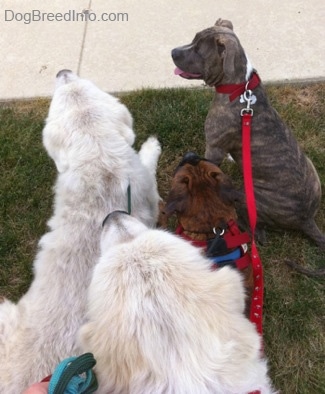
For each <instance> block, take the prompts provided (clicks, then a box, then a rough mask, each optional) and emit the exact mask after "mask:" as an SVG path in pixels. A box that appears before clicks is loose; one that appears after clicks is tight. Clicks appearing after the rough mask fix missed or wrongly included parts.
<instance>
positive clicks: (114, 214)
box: [102, 210, 129, 227]
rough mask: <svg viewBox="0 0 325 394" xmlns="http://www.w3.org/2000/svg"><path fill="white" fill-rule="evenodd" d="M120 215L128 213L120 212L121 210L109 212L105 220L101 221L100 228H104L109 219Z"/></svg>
mask: <svg viewBox="0 0 325 394" xmlns="http://www.w3.org/2000/svg"><path fill="white" fill-rule="evenodd" d="M121 213H122V214H125V215H129V213H128V212H126V211H122V210H116V211H113V212H110V213H109V214H108V215H107V216H106V217H105V219H104V220H103V224H102V227H104V226H105V224H106V223H107V221H108V219H111V218H112V217H114V216H117V215H119V214H121Z"/></svg>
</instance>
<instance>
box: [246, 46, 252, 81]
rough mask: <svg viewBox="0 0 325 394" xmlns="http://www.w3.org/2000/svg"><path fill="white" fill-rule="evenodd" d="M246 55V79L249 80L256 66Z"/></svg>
mask: <svg viewBox="0 0 325 394" xmlns="http://www.w3.org/2000/svg"><path fill="white" fill-rule="evenodd" d="M245 56H246V81H248V80H249V78H250V77H251V75H252V73H253V71H254V68H253V66H252V63H251V61H250V60H249V58H248V56H247V54H246V53H245Z"/></svg>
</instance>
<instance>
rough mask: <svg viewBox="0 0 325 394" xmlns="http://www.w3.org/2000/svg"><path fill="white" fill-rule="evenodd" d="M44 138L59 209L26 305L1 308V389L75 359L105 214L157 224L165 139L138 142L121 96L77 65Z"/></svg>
mask: <svg viewBox="0 0 325 394" xmlns="http://www.w3.org/2000/svg"><path fill="white" fill-rule="evenodd" d="M56 82H57V87H56V90H55V93H54V96H53V100H52V103H51V107H50V110H49V115H48V118H47V122H46V126H45V128H44V131H43V142H44V145H45V148H46V150H47V152H48V154H49V155H50V156H51V157H52V158H53V160H54V161H55V164H56V167H57V169H58V178H57V182H56V185H55V188H54V190H55V204H54V214H53V216H52V218H51V219H50V221H49V222H48V225H49V232H48V233H47V234H45V235H44V236H43V237H42V238H41V240H40V242H39V251H38V253H37V256H36V260H35V262H34V266H33V269H34V280H33V282H32V284H31V287H30V288H29V290H28V292H27V293H26V294H25V295H24V296H23V297H22V299H21V300H20V301H19V302H18V304H17V305H15V304H13V303H11V302H10V301H8V300H6V301H4V302H3V303H2V304H0V393H3V394H18V393H21V392H22V391H23V390H24V389H25V388H27V386H28V385H30V384H31V383H34V382H37V381H39V380H40V379H42V378H44V377H45V376H47V375H49V374H50V373H52V371H53V369H54V367H55V366H56V364H57V363H58V362H59V361H61V360H62V359H64V358H66V357H69V356H72V355H75V354H76V353H77V349H76V332H77V331H78V329H79V327H80V326H81V324H82V323H83V319H84V315H85V305H86V292H87V288H88V285H89V282H90V277H91V272H92V268H93V266H94V265H95V263H96V262H97V261H98V258H99V240H100V233H101V224H102V221H103V218H104V217H105V216H106V214H107V213H108V212H110V211H112V210H115V209H127V207H128V197H127V189H128V185H129V184H130V185H131V202H132V213H133V215H135V216H136V217H138V218H139V219H140V220H141V221H143V222H144V223H146V224H147V225H149V226H153V225H155V223H156V220H157V216H158V201H159V195H158V192H157V186H156V179H155V173H156V166H157V160H158V157H159V155H160V145H159V143H158V141H157V140H156V139H155V138H150V139H148V140H147V141H146V142H145V143H144V144H143V146H142V148H141V151H140V154H139V156H140V157H139V156H138V155H137V153H136V152H135V151H134V149H133V148H132V147H131V146H132V144H133V141H134V138H135V135H134V132H133V130H132V118H131V115H130V113H129V111H128V110H127V108H126V107H125V106H124V105H123V104H121V103H120V102H119V101H118V100H117V99H116V98H114V97H112V96H110V95H108V94H106V93H104V92H103V91H101V90H100V89H98V88H97V87H96V86H95V85H93V84H92V83H91V82H89V81H87V80H83V79H80V78H78V77H77V76H76V75H75V74H73V73H72V72H71V71H68V70H62V71H61V72H59V73H58V75H57V78H56Z"/></svg>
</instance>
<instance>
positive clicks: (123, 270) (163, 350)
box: [80, 212, 272, 394]
mask: <svg viewBox="0 0 325 394" xmlns="http://www.w3.org/2000/svg"><path fill="white" fill-rule="evenodd" d="M101 250H102V255H101V258H100V260H99V263H98V264H97V265H96V267H95V270H94V275H93V278H92V281H91V284H90V287H89V298H88V310H87V318H88V322H87V323H86V324H85V325H84V326H83V327H82V328H81V330H80V342H81V344H82V349H83V351H84V352H87V351H90V352H93V354H94V356H95V358H96V360H97V365H96V368H95V371H96V374H97V377H98V380H99V390H98V393H100V394H107V393H114V394H117V393H119V394H149V393H150V394H151V393H154V394H175V393H177V394H208V393H209V394H211V393H215V394H217V393H218V394H244V393H245V394H246V393H249V392H251V391H255V390H260V392H261V394H267V393H272V388H271V385H270V383H269V379H268V377H267V366H266V362H265V360H263V359H262V358H261V356H260V346H261V342H260V337H259V335H258V334H257V332H256V330H255V327H254V326H253V324H252V323H251V322H249V321H248V320H247V319H246V318H245V317H244V299H245V295H244V288H243V284H242V280H241V276H240V274H239V273H238V272H237V271H235V270H232V269H231V268H228V267H225V268H221V269H219V270H216V271H213V272H212V271H211V268H210V267H211V262H210V261H209V260H208V259H207V258H205V257H203V256H202V254H201V252H200V250H199V249H198V248H196V247H194V246H192V245H190V244H189V243H188V242H187V241H184V240H183V239H181V238H178V237H177V236H175V235H173V234H170V233H168V232H166V231H162V230H153V229H149V228H148V227H146V226H145V225H144V224H142V223H141V222H139V221H138V220H136V219H135V218H132V217H130V216H128V215H127V214H125V213H121V212H114V213H112V214H111V215H110V216H109V217H108V219H107V221H106V222H105V226H104V229H103V234H102V240H101Z"/></svg>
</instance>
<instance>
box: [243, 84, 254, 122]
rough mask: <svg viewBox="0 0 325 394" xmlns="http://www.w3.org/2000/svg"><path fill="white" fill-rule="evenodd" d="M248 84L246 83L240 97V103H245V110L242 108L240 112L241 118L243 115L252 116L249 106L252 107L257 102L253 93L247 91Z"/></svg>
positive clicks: (251, 109)
mask: <svg viewBox="0 0 325 394" xmlns="http://www.w3.org/2000/svg"><path fill="white" fill-rule="evenodd" d="M248 84H249V82H247V84H246V86H245V92H244V93H243V94H242V95H241V96H240V102H241V103H244V102H245V101H246V108H243V109H242V110H241V112H240V114H241V116H243V115H244V114H248V113H249V114H251V115H252V116H253V113H254V111H253V108H251V105H254V104H255V103H256V101H257V98H256V96H255V95H254V94H253V92H252V91H251V90H250V89H248Z"/></svg>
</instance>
